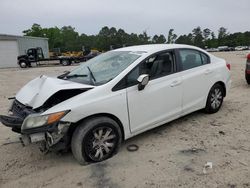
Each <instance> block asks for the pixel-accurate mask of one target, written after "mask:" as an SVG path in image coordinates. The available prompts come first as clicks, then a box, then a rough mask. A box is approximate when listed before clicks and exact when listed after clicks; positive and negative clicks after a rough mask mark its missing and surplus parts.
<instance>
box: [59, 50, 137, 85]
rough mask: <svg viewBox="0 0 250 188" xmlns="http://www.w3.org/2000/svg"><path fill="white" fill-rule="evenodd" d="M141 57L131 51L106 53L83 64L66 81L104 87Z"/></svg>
mask: <svg viewBox="0 0 250 188" xmlns="http://www.w3.org/2000/svg"><path fill="white" fill-rule="evenodd" d="M140 56H141V55H140V54H139V53H135V52H131V51H110V52H106V53H104V54H101V55H99V56H97V57H95V58H93V59H90V60H89V61H87V62H84V63H82V64H81V65H80V66H79V67H77V68H76V69H74V70H73V71H71V72H70V73H69V74H67V75H66V76H65V77H64V79H67V80H71V81H75V82H79V83H84V84H90V85H102V84H105V83H107V82H109V81H110V80H112V79H113V78H115V77H116V76H117V75H118V74H120V73H121V72H122V71H123V70H124V69H126V68H127V67H128V66H129V65H131V64H132V63H133V62H134V61H135V60H136V59H138V58H139V57H140Z"/></svg>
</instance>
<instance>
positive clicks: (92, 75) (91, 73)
mask: <svg viewBox="0 0 250 188" xmlns="http://www.w3.org/2000/svg"><path fill="white" fill-rule="evenodd" d="M87 68H88V70H89V73H90V76H91V77H92V78H93V80H94V82H96V79H95V77H94V74H93V72H92V71H91V70H90V68H89V66H87Z"/></svg>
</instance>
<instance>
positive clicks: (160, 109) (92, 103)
mask: <svg viewBox="0 0 250 188" xmlns="http://www.w3.org/2000/svg"><path fill="white" fill-rule="evenodd" d="M230 84H231V79H230V64H227V63H226V61H225V60H223V59H220V58H218V57H215V56H213V55H211V54H209V53H207V52H206V51H204V50H202V49H200V48H197V47H193V46H188V45H176V44H171V45H167V44H162V45H142V46H132V47H126V48H121V49H117V50H113V51H109V52H106V53H104V54H102V55H99V56H97V57H95V58H93V59H91V60H89V61H87V62H85V63H83V64H81V65H80V66H78V67H77V68H76V69H74V70H73V71H71V72H66V73H64V74H63V75H60V76H58V77H55V78H53V77H47V76H40V77H38V78H36V79H34V80H32V81H30V82H29V83H27V84H26V85H25V86H24V87H23V88H22V89H21V90H20V91H19V92H18V93H17V94H16V96H15V97H14V100H13V103H12V105H11V108H10V111H11V114H8V115H1V116H0V120H1V122H2V123H3V124H4V125H6V126H8V127H11V128H12V130H13V131H15V132H18V133H20V134H21V138H22V142H23V144H24V145H27V144H29V143H40V144H41V146H40V147H41V149H42V150H43V151H50V150H65V149H70V148H71V150H72V152H73V155H74V157H75V158H76V159H77V160H78V162H79V163H80V164H86V163H88V162H99V161H103V160H105V159H107V158H110V157H111V156H113V155H114V154H115V153H116V152H117V151H118V148H119V146H120V144H121V142H122V141H123V140H126V139H128V138H130V137H133V136H135V135H137V134H139V133H142V132H144V131H146V130H149V129H152V128H154V127H157V126H159V125H162V124H164V123H167V122H169V121H172V120H174V119H177V118H179V117H181V116H184V115H186V114H189V113H191V112H194V111H197V110H200V109H204V111H205V112H207V113H215V112H217V111H218V110H219V109H220V107H221V105H222V103H223V98H224V97H225V96H226V95H227V93H228V90H229V88H230Z"/></svg>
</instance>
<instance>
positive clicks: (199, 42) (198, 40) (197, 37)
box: [192, 27, 205, 48]
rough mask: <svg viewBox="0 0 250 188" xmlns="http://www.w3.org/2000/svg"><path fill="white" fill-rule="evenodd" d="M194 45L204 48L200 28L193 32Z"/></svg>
mask: <svg viewBox="0 0 250 188" xmlns="http://www.w3.org/2000/svg"><path fill="white" fill-rule="evenodd" d="M192 33H193V43H194V45H195V46H198V47H201V48H204V46H205V45H204V38H203V33H202V30H201V28H200V27H197V28H194V29H193V31H192Z"/></svg>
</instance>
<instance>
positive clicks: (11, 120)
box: [0, 115, 23, 133]
mask: <svg viewBox="0 0 250 188" xmlns="http://www.w3.org/2000/svg"><path fill="white" fill-rule="evenodd" d="M0 121H1V122H2V124H4V125H5V126H7V127H11V128H12V131H14V132H17V133H21V127H22V123H23V119H22V118H20V117H16V116H6V115H0Z"/></svg>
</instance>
